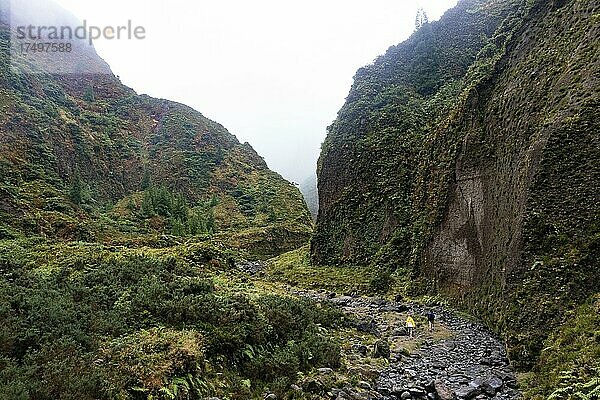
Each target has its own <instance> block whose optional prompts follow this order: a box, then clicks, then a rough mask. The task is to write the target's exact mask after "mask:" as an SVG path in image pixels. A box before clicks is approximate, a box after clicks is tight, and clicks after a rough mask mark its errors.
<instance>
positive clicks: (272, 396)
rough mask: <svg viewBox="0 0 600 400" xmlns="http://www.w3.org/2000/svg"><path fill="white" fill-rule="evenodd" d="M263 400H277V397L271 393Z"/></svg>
mask: <svg viewBox="0 0 600 400" xmlns="http://www.w3.org/2000/svg"><path fill="white" fill-rule="evenodd" d="M265 400H277V396H275V395H274V394H273V393H269V394H268V395H266V396H265Z"/></svg>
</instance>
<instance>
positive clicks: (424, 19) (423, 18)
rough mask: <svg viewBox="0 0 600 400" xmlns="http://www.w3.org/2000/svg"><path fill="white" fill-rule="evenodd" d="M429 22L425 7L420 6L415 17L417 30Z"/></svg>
mask: <svg viewBox="0 0 600 400" xmlns="http://www.w3.org/2000/svg"><path fill="white" fill-rule="evenodd" d="M428 23H429V17H428V16H427V13H426V12H425V10H424V9H423V8H419V10H418V11H417V16H416V18H415V31H418V30H419V29H421V27H422V26H423V25H425V24H428Z"/></svg>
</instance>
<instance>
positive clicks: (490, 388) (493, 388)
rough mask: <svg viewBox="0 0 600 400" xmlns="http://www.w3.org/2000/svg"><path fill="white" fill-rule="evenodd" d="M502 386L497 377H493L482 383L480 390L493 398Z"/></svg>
mask: <svg viewBox="0 0 600 400" xmlns="http://www.w3.org/2000/svg"><path fill="white" fill-rule="evenodd" d="M502 386H504V382H503V381H502V379H500V378H498V377H497V376H493V377H491V378H490V379H488V380H487V381H485V382H484V383H483V385H482V389H483V391H484V392H485V393H486V394H488V395H490V396H494V395H495V394H496V393H498V392H499V391H500V389H502Z"/></svg>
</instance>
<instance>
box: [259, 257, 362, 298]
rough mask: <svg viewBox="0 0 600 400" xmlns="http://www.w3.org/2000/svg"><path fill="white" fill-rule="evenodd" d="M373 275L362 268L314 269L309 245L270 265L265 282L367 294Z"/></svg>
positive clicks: (321, 266)
mask: <svg viewBox="0 0 600 400" xmlns="http://www.w3.org/2000/svg"><path fill="white" fill-rule="evenodd" d="M373 275H374V273H373V271H372V270H370V269H369V268H368V267H361V266H344V267H337V266H323V265H319V266H314V265H311V262H310V249H309V246H308V245H306V246H304V247H301V248H299V249H297V250H293V251H290V252H287V253H284V254H282V255H280V256H278V257H275V258H272V259H270V260H269V261H268V266H267V269H266V271H265V279H267V280H271V281H278V282H283V283H286V284H288V285H291V286H296V287H299V288H303V289H324V290H328V291H331V292H335V293H338V294H350V293H358V294H366V293H369V292H370V289H369V283H370V281H371V279H372V278H373Z"/></svg>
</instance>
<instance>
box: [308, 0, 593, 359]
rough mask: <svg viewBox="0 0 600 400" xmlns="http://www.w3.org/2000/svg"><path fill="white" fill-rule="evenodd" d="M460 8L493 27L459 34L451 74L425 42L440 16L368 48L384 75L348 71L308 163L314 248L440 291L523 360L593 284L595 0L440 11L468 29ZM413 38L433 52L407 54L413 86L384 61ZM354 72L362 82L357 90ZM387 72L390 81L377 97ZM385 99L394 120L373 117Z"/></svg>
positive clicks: (410, 49) (415, 49)
mask: <svg viewBox="0 0 600 400" xmlns="http://www.w3.org/2000/svg"><path fill="white" fill-rule="evenodd" d="M461 13H463V14H464V17H463V18H462V19H461V18H459V17H456V16H457V15H461ZM473 13H480V15H479V16H480V17H481V16H482V15H487V16H489V19H488V22H489V23H490V24H491V23H495V24H496V25H495V30H493V33H491V34H489V36H488V37H487V39H486V40H483V41H482V42H481V44H480V45H477V44H475V43H470V44H465V46H469V45H471V46H474V47H473V48H474V49H476V50H477V52H478V53H477V55H476V57H474V59H472V60H471V65H470V66H469V67H468V68H466V69H465V70H464V71H463V75H462V78H461V79H460V80H459V81H456V80H453V79H447V78H445V77H444V76H443V75H440V74H439V73H436V72H435V71H436V68H443V64H440V60H444V62H446V63H448V66H447V68H448V69H450V70H452V68H453V64H451V61H450V60H454V59H455V57H456V54H454V53H453V52H452V51H450V50H449V48H448V47H440V46H439V45H438V44H439V43H438V42H436V40H437V38H438V37H439V36H438V35H437V34H436V33H437V32H438V29H439V25H433V26H431V27H430V29H431V31H432V32H434V34H433V35H432V36H427V35H425V36H424V37H425V39H424V40H425V43H424V42H422V41H419V37H420V36H419V32H417V34H415V36H413V38H412V39H410V40H409V41H407V42H406V43H405V44H404V46H405V47H404V48H403V50H402V51H401V52H400V53H399V54H398V53H394V52H393V51H389V52H388V54H386V55H385V56H384V57H383V58H382V61H381V62H382V63H383V64H385V65H388V66H389V65H392V66H395V67H390V68H392V69H394V68H396V69H395V72H396V73H397V75H394V74H391V73H389V74H387V75H385V74H383V75H382V74H378V73H375V72H372V71H370V70H368V71H369V72H371V73H370V74H368V75H366V77H365V74H364V73H363V74H361V73H360V72H359V74H357V77H356V80H355V84H354V87H353V89H352V91H351V94H350V96H349V98H348V100H347V103H346V105H345V106H344V109H342V111H340V116H339V117H338V120H336V122H335V123H334V125H332V128H330V132H329V136H328V140H327V141H326V143H325V145H324V151H323V153H322V156H321V160H320V169H319V173H320V175H319V184H320V187H319V194H320V205H321V211H320V213H319V218H318V224H317V228H316V233H315V238H314V239H313V258H314V260H315V261H317V262H320V261H322V260H325V261H331V260H333V261H336V260H342V261H344V260H354V261H359V262H367V263H371V264H372V265H373V267H374V268H381V267H382V266H384V267H385V268H389V266H392V268H396V269H398V270H399V271H400V273H398V274H397V277H398V278H399V279H408V278H409V277H410V278H411V279H410V282H409V284H410V287H411V292H412V294H419V293H442V294H444V295H446V296H448V297H449V298H451V299H453V300H454V301H455V302H456V303H457V304H460V305H462V306H464V307H467V308H468V309H469V310H470V311H471V312H473V313H475V314H476V315H478V316H479V317H481V318H483V319H484V320H485V321H486V322H487V323H488V324H489V325H490V326H492V327H493V328H495V329H496V330H497V331H499V332H502V333H503V334H504V337H505V338H506V340H507V343H508V347H509V354H510V356H511V359H512V360H513V362H514V363H515V364H516V365H517V366H519V367H523V368H530V367H531V366H532V365H533V363H534V362H535V360H536V359H537V357H538V355H539V354H540V352H541V350H542V347H543V343H544V339H545V338H546V337H547V334H548V332H550V331H552V330H553V329H555V328H556V327H558V326H560V325H561V323H563V321H564V320H565V318H566V317H565V315H566V314H567V313H568V312H569V311H570V310H572V309H574V308H575V307H576V306H577V305H578V304H582V303H583V302H585V301H586V299H588V298H589V297H590V296H592V295H593V294H594V293H595V292H597V291H598V289H597V287H596V286H595V285H597V282H598V281H600V275H599V272H598V271H599V268H598V266H599V262H598V260H599V258H600V256H599V251H598V247H599V245H598V237H599V236H600V235H599V224H598V220H599V218H598V217H599V216H600V207H599V206H598V205H599V204H600V197H599V193H600V150H599V149H600V143H599V140H600V139H599V136H600V135H599V134H598V133H599V132H600V130H599V128H600V127H599V119H598V117H597V110H598V109H599V105H600V93H599V87H600V63H599V57H598V54H600V48H599V47H600V46H599V43H600V41H599V38H600V23H599V22H600V18H599V16H600V3H599V2H598V1H575V0H573V1H561V2H556V1H555V2H545V1H534V2H518V1H489V2H478V3H477V4H474V3H470V2H468V1H463V2H460V3H459V5H458V6H457V8H456V9H455V10H453V11H452V13H450V14H449V17H448V16H445V17H444V18H442V20H441V21H440V23H441V24H444V23H445V22H444V21H445V19H448V21H450V22H449V25H447V26H446V28H445V29H444V31H445V32H446V33H447V34H450V35H456V37H458V38H461V39H463V38H467V37H469V35H475V34H479V35H481V34H482V33H481V32H479V31H477V28H476V27H474V26H472V25H470V24H469V17H468V16H469V15H473ZM480 19H481V18H480ZM484 25H485V26H487V25H488V24H484ZM447 40H449V41H450V42H451V39H447ZM465 43H469V42H468V41H466V42H465ZM427 45H429V46H431V47H432V48H433V50H431V51H432V52H433V54H434V55H435V57H430V58H429V59H426V60H424V61H423V60H422V61H421V62H425V65H426V66H430V71H431V74H432V75H431V76H432V77H433V78H434V79H438V81H439V85H438V87H437V88H436V91H434V92H431V93H421V92H419V91H418V90H417V91H416V93H415V92H411V89H413V90H414V88H415V87H418V85H417V83H415V84H414V85H412V86H411V85H407V84H406V82H407V81H409V82H410V81H411V80H414V79H415V77H411V76H410V75H409V74H407V73H406V71H404V70H402V68H400V67H398V65H402V60H403V57H406V56H407V54H413V55H414V54H419V52H420V51H421V50H419V49H420V48H422V47H423V46H427ZM449 51H450V54H452V57H450V58H447V59H444V58H443V57H442V56H438V55H439V54H447V53H448V52H449ZM377 65H378V63H377V62H376V63H375V66H374V67H369V68H371V69H376V67H377ZM426 66H422V65H421V66H419V68H420V69H421V71H427V67H426ZM457 71H458V70H457ZM365 82H367V83H368V85H369V88H370V89H372V90H373V92H374V93H373V94H372V95H371V97H370V98H366V97H365V96H363V97H362V98H360V101H357V99H356V97H357V96H356V95H355V92H356V91H358V90H359V89H360V88H362V87H364V86H365V85H367V83H365ZM373 82H377V83H373ZM457 82H458V83H457ZM394 85H397V86H401V87H402V88H403V89H404V90H399V91H396V92H395V93H394V95H389V93H390V87H393V86H394ZM453 85H458V89H456V87H455V86H453ZM378 91H379V93H378ZM407 93H408V94H407ZM384 94H386V96H384ZM369 99H371V101H369ZM378 102H379V103H378ZM397 103H402V104H409V105H411V104H412V106H411V107H407V108H405V109H403V110H402V112H398V109H397V108H396V109H394V108H390V107H391V105H394V104H397ZM415 104H416V106H415ZM386 107H387V108H388V110H392V111H394V112H395V117H392V116H389V115H388V119H387V120H384V121H382V120H381V114H382V112H381V110H382V109H383V110H385V109H386ZM348 110H352V112H353V113H355V114H356V115H361V117H360V118H359V119H358V122H357V121H356V120H355V119H349V118H347V117H345V113H347V112H348ZM375 116H376V117H378V118H379V120H377V123H373V122H370V121H372V120H373V119H375ZM407 121H408V122H407ZM353 123H354V125H353ZM361 124H362V125H361ZM361 127H362V128H361ZM415 127H417V128H415ZM390 132H394V136H393V139H389V137H390ZM415 132H417V134H416V135H415ZM364 136H367V137H368V140H369V141H370V142H371V143H373V142H375V143H376V144H377V145H378V146H380V147H381V149H380V151H370V152H367V150H374V149H377V147H376V146H373V147H370V148H369V147H366V146H365V145H364V143H365V142H366V140H365V139H364ZM397 154H402V157H398V156H397ZM364 158H367V159H368V160H369V161H368V162H367V163H364V164H363V163H361V161H360V160H362V159H364ZM349 160H350V161H354V163H355V165H354V167H353V168H350V167H348V165H349V163H348V161H349ZM344 163H345V164H344ZM385 163H387V164H390V165H391V166H386V167H384V168H381V167H379V166H380V165H382V164H385ZM403 163H404V165H403ZM344 165H345V168H347V169H346V170H342V169H343V168H344ZM340 170H342V172H340ZM340 175H341V176H342V177H341V179H340V180H337V181H336V182H335V183H334V184H330V183H331V181H333V180H336V179H337V177H338V176H340ZM374 188H378V190H374ZM377 209H379V210H383V211H380V212H379V213H378V212H377V211H374V210H377ZM365 212H366V213H365ZM371 214H372V215H371ZM358 215H360V216H361V217H363V218H364V219H360V218H357V216H358ZM371 216H372V218H370V217H371ZM361 228H363V229H366V230H367V231H368V232H375V234H371V235H370V236H369V235H367V234H366V233H364V231H363V230H361ZM323 243H325V244H323ZM338 243H339V244H338ZM356 253H359V254H361V255H362V258H361V257H353V255H354V254H356Z"/></svg>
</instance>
